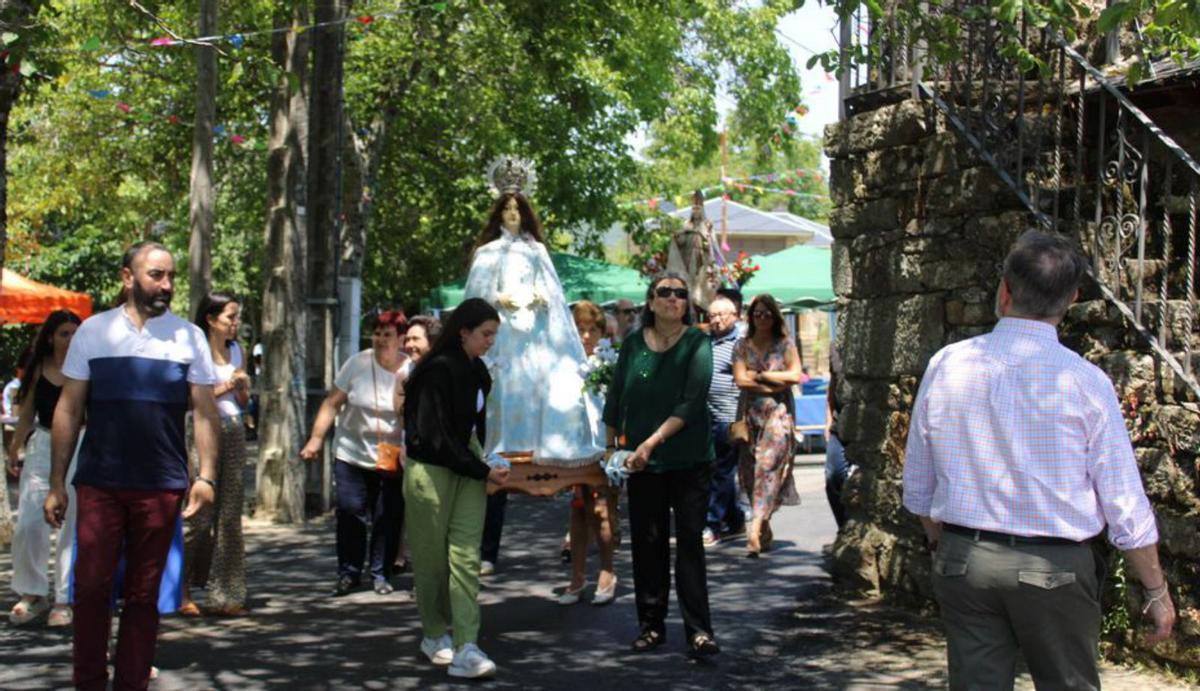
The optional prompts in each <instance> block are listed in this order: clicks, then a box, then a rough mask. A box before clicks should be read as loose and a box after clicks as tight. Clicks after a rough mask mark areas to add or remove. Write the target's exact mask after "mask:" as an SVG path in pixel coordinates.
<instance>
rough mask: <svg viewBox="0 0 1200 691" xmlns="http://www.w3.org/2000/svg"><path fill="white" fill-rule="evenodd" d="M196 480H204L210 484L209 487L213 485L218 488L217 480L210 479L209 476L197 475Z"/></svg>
mask: <svg viewBox="0 0 1200 691" xmlns="http://www.w3.org/2000/svg"><path fill="white" fill-rule="evenodd" d="M196 482H203V483H204V484H206V485H208V486H209V487H212V488H213V489H216V488H217V482H216V480H209V479H208V478H206V477H204V476H201V475H197V476H196Z"/></svg>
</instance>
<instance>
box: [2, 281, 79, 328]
mask: <svg viewBox="0 0 1200 691" xmlns="http://www.w3.org/2000/svg"><path fill="white" fill-rule="evenodd" d="M64 309H65V310H71V311H72V312H74V313H75V314H77V315H79V318H80V319H87V318H88V317H90V316H92V298H90V297H88V296H87V295H84V294H83V293H75V292H72V291H70V290H63V289H62V288H55V287H54V286H50V285H46V284H45V283H38V282H37V281H33V280H30V279H28V278H25V277H24V276H22V275H21V274H19V273H17V272H15V271H9V270H8V269H5V270H4V278H3V282H2V283H0V324H41V323H42V322H44V321H46V315H48V314H50V313H51V312H53V311H54V310H64Z"/></svg>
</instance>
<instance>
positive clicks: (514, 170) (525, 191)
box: [487, 155, 537, 197]
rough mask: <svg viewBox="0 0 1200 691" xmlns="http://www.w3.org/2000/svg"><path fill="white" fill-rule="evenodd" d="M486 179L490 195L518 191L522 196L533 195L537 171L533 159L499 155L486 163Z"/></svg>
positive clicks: (496, 195)
mask: <svg viewBox="0 0 1200 691" xmlns="http://www.w3.org/2000/svg"><path fill="white" fill-rule="evenodd" d="M487 177H488V181H489V182H490V183H491V186H490V188H489V189H490V191H491V193H492V196H494V197H499V196H500V195H501V194H510V193H513V192H518V193H520V194H521V195H522V196H525V197H529V196H532V195H533V190H534V188H535V187H537V172H536V171H535V170H534V169H533V161H530V160H528V159H524V158H519V157H517V156H507V155H506V156H501V157H499V158H497V159H496V160H494V161H492V162H491V164H490V165H488V170H487Z"/></svg>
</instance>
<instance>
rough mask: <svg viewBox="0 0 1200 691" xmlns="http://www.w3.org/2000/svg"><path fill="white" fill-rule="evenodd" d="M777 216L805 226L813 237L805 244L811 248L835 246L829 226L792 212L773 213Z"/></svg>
mask: <svg viewBox="0 0 1200 691" xmlns="http://www.w3.org/2000/svg"><path fill="white" fill-rule="evenodd" d="M771 213H773V214H775V215H776V216H778V217H780V218H782V219H786V220H788V221H791V222H792V223H795V224H797V225H801V226H804V227H805V228H807V229H808V230H809V231H811V232H812V234H813V237H812V239H811V240H809V241H808V242H806V243H804V244H805V245H808V246H809V247H829V246H830V245H832V244H833V233H831V232H829V226H827V225H824V224H821V223H817V222H816V221H813V220H810V219H807V218H805V217H803V216H797V215H796V214H794V213H791V212H790V211H772V212H771Z"/></svg>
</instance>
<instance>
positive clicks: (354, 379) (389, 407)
mask: <svg viewBox="0 0 1200 691" xmlns="http://www.w3.org/2000/svg"><path fill="white" fill-rule="evenodd" d="M405 323H406V321H405V318H404V313H403V312H399V311H395V312H393V311H388V312H382V313H380V314H379V315H378V316H376V317H375V319H374V323H373V324H372V331H373V335H372V341H371V342H372V346H373V347H372V348H370V349H367V350H364V351H363V352H361V353H359V354H357V355H355V356H354V357H351V358H350V359H349V360H347V361H346V364H345V365H342V369H341V370H340V371H339V372H338V374H337V379H335V380H334V386H333V391H331V392H330V393H329V395H328V396H326V397H325V400H324V401H323V402H322V403H321V409H320V411H318V412H317V419H316V421H314V422H313V430H312V436H310V437H309V438H308V443H306V444H305V445H304V448H303V449H301V450H300V457H301V458H302V459H304V460H306V461H311V460H314V459H315V458H317V457H318V455H319V454H320V451H321V444H322V443H323V442H324V440H325V435H326V434H327V433H328V432H329V427H330V426H331V425H332V424H333V421H334V418H335V417H337V418H338V425H337V432H336V434H335V435H334V442H333V447H334V450H333V453H334V458H335V459H336V460H335V462H334V464H333V477H334V481H335V482H336V483H337V513H336V515H337V557H338V580H337V586H336V588H335V590H334V595H345V594H346V593H349V592H350V591H352V590H354V589H355V588H357V587H358V585H359V583H360V582H361V581H362V575H363V573H362V572H363V561H364V558H365V557H367V556H368V554H369V556H370V560H369V569H370V573H371V577H372V580H373V581H374V587H375V592H376V593H379V594H380V595H387V594H388V593H390V592H392V584H391V576H392V565H393V564H394V563H395V561H396V551H397V549H398V547H399V543H400V528H401V525H400V524H401V522H402V521H403V520H404V496H403V494H402V487H403V484H402V482H401V477H402V475H401V474H400V473H396V474H385V473H381V472H379V471H378V470H376V468H375V460H376V457H377V452H378V449H379V444H380V443H381V442H382V443H387V444H395V445H397V446H400V445H402V443H403V439H402V434H403V429H402V427H401V426H400V425H399V424H397V418H396V409H395V406H394V402H393V393H394V391H395V386H396V371H397V370H399V369H400V366H401V364H403V358H402V356H401V354H400V336H401V334H402V333H404V326H405ZM339 413H340V414H339ZM368 525H369V526H370V539H369V540H368V535H367V526H368ZM368 549H369V551H368Z"/></svg>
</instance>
